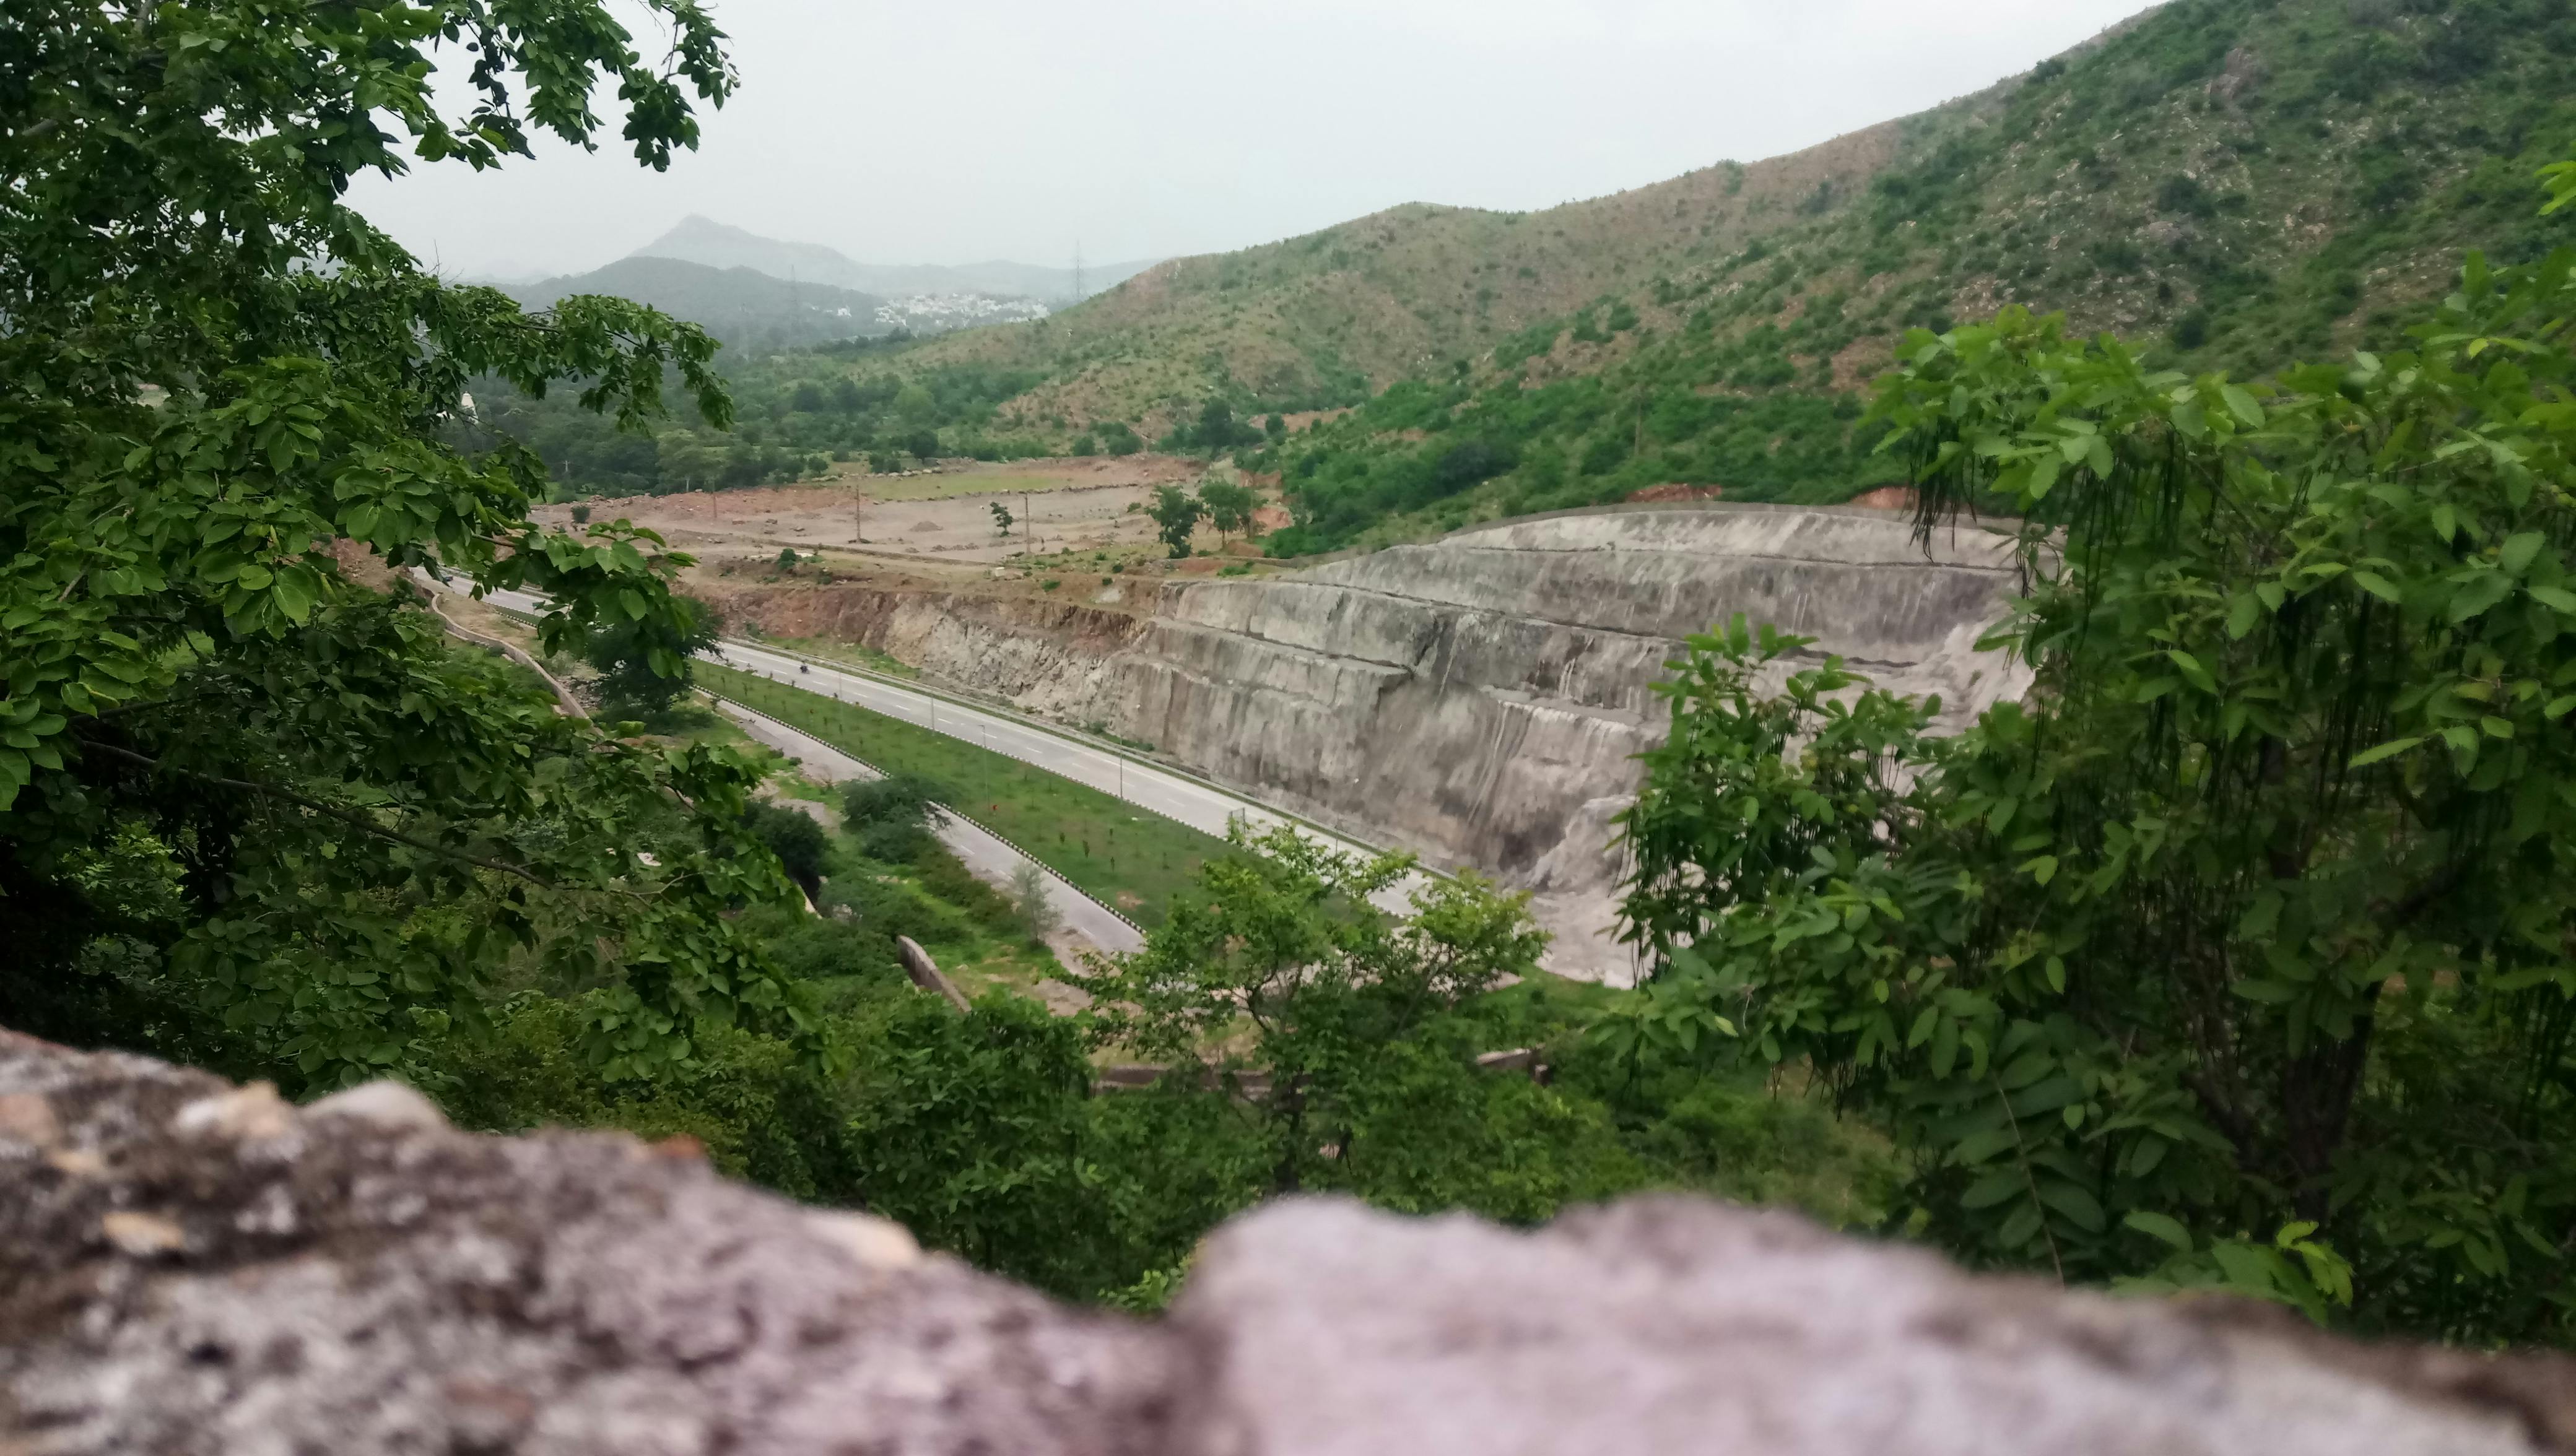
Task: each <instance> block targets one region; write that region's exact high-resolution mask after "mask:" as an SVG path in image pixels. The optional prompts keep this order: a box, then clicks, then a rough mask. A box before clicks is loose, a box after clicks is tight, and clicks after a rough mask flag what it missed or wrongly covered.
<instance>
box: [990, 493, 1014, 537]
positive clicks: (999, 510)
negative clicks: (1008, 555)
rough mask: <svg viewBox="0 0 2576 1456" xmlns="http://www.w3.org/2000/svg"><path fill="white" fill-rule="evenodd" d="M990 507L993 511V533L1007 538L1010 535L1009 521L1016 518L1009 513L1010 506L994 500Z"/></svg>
mask: <svg viewBox="0 0 2576 1456" xmlns="http://www.w3.org/2000/svg"><path fill="white" fill-rule="evenodd" d="M990 509H991V510H992V512H993V534H994V535H996V536H999V537H1001V538H1002V539H1004V540H1006V541H1007V540H1009V539H1010V536H1011V522H1012V521H1013V520H1015V519H1017V518H1016V517H1014V516H1013V515H1012V514H1011V508H1010V507H1009V506H1006V505H1004V504H1002V503H1001V502H1000V501H995V502H993V503H992V505H991V507H990Z"/></svg>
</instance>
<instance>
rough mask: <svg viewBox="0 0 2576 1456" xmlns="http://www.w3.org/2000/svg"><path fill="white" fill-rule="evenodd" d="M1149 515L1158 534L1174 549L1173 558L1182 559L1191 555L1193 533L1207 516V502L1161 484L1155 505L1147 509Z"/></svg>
mask: <svg viewBox="0 0 2576 1456" xmlns="http://www.w3.org/2000/svg"><path fill="white" fill-rule="evenodd" d="M1146 514H1148V515H1151V516H1152V517H1153V518H1154V533H1155V534H1156V535H1158V536H1160V537H1161V538H1162V541H1163V544H1164V545H1166V546H1168V547H1170V548H1171V549H1172V558H1173V559H1174V560H1178V559H1180V558H1181V557H1184V556H1187V555H1189V554H1190V532H1192V531H1193V530H1196V529H1197V528H1198V524H1199V518H1200V517H1202V516H1204V515H1206V514H1207V503H1206V502H1204V501H1202V500H1200V499H1199V498H1198V497H1197V496H1194V495H1192V494H1190V493H1189V492H1188V491H1185V490H1183V489H1181V488H1180V487H1179V486H1177V485H1158V486H1156V487H1154V503H1153V505H1151V506H1149V507H1147V508H1146Z"/></svg>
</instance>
